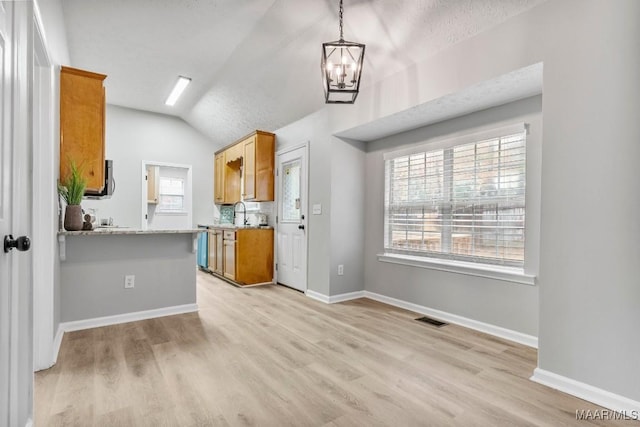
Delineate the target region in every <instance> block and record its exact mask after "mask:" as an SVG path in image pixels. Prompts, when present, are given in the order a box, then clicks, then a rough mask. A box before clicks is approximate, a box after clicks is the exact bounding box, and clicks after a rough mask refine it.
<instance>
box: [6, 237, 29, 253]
mask: <svg viewBox="0 0 640 427" xmlns="http://www.w3.org/2000/svg"><path fill="white" fill-rule="evenodd" d="M13 248H16V249H17V250H19V251H20V252H24V251H28V250H29V248H31V239H29V238H28V237H27V236H20V237H18V238H17V239H14V238H13V236H12V235H11V234H9V235H8V236H4V251H5V253H6V252H9V251H10V250H11V249H13Z"/></svg>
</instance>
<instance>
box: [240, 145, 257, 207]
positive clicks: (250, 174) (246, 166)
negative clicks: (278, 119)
mask: <svg viewBox="0 0 640 427" xmlns="http://www.w3.org/2000/svg"><path fill="white" fill-rule="evenodd" d="M242 148H243V156H242V183H243V184H244V186H243V188H244V192H243V194H242V198H243V199H244V200H253V199H255V198H256V137H255V136H252V137H250V138H247V139H246V140H245V141H244V142H242Z"/></svg>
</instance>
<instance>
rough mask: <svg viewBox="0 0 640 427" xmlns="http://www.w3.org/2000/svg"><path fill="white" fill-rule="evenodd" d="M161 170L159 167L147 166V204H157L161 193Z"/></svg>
mask: <svg viewBox="0 0 640 427" xmlns="http://www.w3.org/2000/svg"><path fill="white" fill-rule="evenodd" d="M159 178H160V168H159V167H158V166H147V203H149V204H157V203H158V198H159V196H158V194H159V193H160V190H159V185H160V182H159V181H160V179H159Z"/></svg>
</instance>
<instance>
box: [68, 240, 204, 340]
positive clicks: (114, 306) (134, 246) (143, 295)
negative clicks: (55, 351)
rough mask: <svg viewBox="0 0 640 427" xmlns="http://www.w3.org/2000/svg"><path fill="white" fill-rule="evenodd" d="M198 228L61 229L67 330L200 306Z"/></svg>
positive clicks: (192, 309)
mask: <svg viewBox="0 0 640 427" xmlns="http://www.w3.org/2000/svg"><path fill="white" fill-rule="evenodd" d="M198 232H199V230H194V229H186V230H135V229H130V228H106V229H98V230H90V231H61V232H59V233H58V242H59V250H60V259H61V261H62V262H61V263H60V322H61V324H62V326H63V329H64V330H67V331H70V330H75V329H84V328H87V327H95V326H102V325H107V324H114V323H122V322H126V321H132V320H139V319H144V318H152V317H159V316H166V315H170V314H178V313H185V312H191V311H196V310H197V305H196V269H195V268H194V266H195V264H196V259H195V256H196V255H195V252H196V247H197V246H196V242H197V236H198Z"/></svg>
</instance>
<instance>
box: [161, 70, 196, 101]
mask: <svg viewBox="0 0 640 427" xmlns="http://www.w3.org/2000/svg"><path fill="white" fill-rule="evenodd" d="M189 83H191V79H190V78H189V77H184V76H179V77H178V81H177V82H176V85H175V86H174V87H173V90H172V91H171V93H170V94H169V97H168V98H167V100H166V101H165V102H164V103H165V104H166V105H169V106H173V105H175V103H176V101H178V98H180V95H182V92H184V90H185V88H186V87H187V85H188V84H189Z"/></svg>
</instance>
